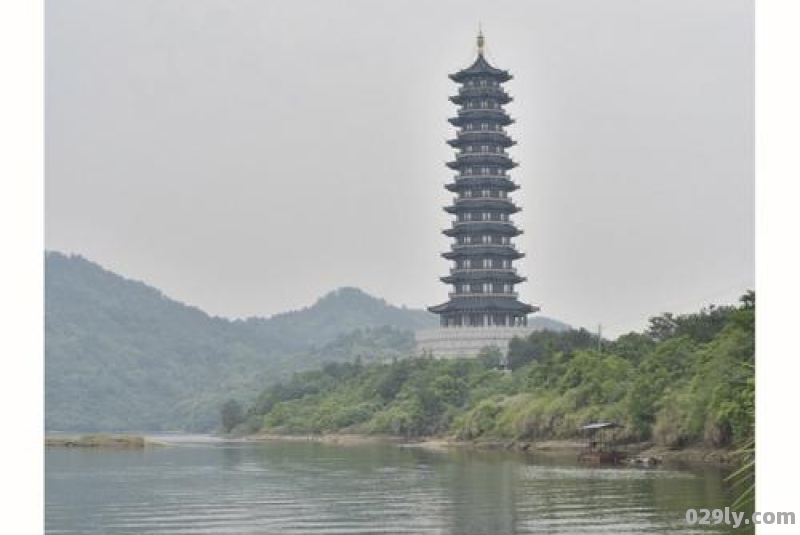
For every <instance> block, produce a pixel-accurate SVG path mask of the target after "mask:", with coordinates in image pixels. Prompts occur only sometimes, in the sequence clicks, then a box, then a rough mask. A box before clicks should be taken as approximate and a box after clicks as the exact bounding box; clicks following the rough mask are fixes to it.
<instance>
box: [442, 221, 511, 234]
mask: <svg viewBox="0 0 800 535" xmlns="http://www.w3.org/2000/svg"><path fill="white" fill-rule="evenodd" d="M486 232H491V233H493V234H497V235H501V236H510V237H513V236H519V235H520V234H522V231H521V230H520V229H518V228H517V227H515V226H514V225H505V224H502V223H492V222H491V221H481V222H476V223H474V224H467V225H455V226H453V227H450V228H448V229H444V230H443V231H442V234H444V235H445V236H449V237H451V238H452V237H453V236H465V235H473V234H482V233H486Z"/></svg>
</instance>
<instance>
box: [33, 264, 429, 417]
mask: <svg viewBox="0 0 800 535" xmlns="http://www.w3.org/2000/svg"><path fill="white" fill-rule="evenodd" d="M45 273H46V278H45V427H46V429H47V430H51V431H53V430H59V431H157V430H197V431H201V430H212V429H215V428H216V427H218V425H219V407H220V405H221V404H222V403H223V402H224V401H225V399H227V398H228V397H234V398H236V399H238V400H239V401H240V402H250V401H252V400H253V399H254V398H255V396H256V395H257V394H258V392H259V391H260V390H261V389H262V388H263V386H264V384H269V383H271V382H274V381H276V380H280V379H288V378H290V377H291V375H292V373H294V372H296V371H298V370H303V369H308V368H312V367H317V366H320V365H321V364H322V363H324V362H327V361H329V360H336V359H344V358H346V359H352V358H353V355H364V358H365V360H367V359H368V358H371V359H391V358H392V357H393V356H397V355H401V354H402V355H405V354H408V352H409V351H411V348H412V346H413V335H412V333H411V331H412V330H413V329H416V328H420V327H425V326H430V325H432V324H434V323H435V318H434V317H433V315H431V314H429V313H427V312H423V311H419V310H409V309H405V308H399V307H394V306H391V305H389V304H387V303H386V302H385V301H383V300H380V299H376V298H374V297H371V296H369V295H367V294H365V293H363V292H361V291H360V290H357V289H355V288H343V289H340V290H337V291H335V292H332V293H330V294H328V295H327V296H325V297H323V298H321V299H320V300H319V301H317V303H315V304H314V305H313V306H311V307H308V308H304V309H302V310H299V311H295V312H289V313H285V314H279V315H277V316H274V317H272V318H269V319H263V318H252V319H248V320H243V321H230V320H227V319H223V318H215V317H210V316H208V315H207V314H205V313H204V312H203V311H201V310H199V309H197V308H193V307H190V306H186V305H184V304H182V303H178V302H176V301H173V300H171V299H168V298H167V297H165V296H164V295H163V294H162V293H161V292H159V291H158V290H156V289H154V288H152V287H149V286H147V285H145V284H142V283H140V282H136V281H132V280H128V279H124V278H122V277H120V276H118V275H116V274H114V273H111V272H109V271H106V270H104V269H103V268H101V267H100V266H98V265H97V264H94V263H92V262H89V261H88V260H85V259H83V258H81V257H79V256H65V255H63V254H60V253H48V254H47V255H46V260H45Z"/></svg>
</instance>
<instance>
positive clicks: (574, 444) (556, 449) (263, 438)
mask: <svg viewBox="0 0 800 535" xmlns="http://www.w3.org/2000/svg"><path fill="white" fill-rule="evenodd" d="M241 438H243V440H245V441H248V442H268V441H283V442H317V443H320V444H332V445H333V444H335V445H340V446H359V445H367V444H387V445H394V446H398V447H402V448H422V449H429V450H440V451H441V450H452V449H472V450H482V451H490V450H504V451H512V452H519V453H526V454H535V453H540V454H548V453H550V454H556V455H558V454H564V455H566V454H575V455H577V454H578V452H579V451H580V450H581V448H583V447H584V446H585V444H584V443H583V442H580V441H577V440H541V441H525V440H503V439H477V440H458V439H455V438H448V437H417V438H409V437H402V436H395V435H362V434H355V433H326V434H308V435H289V434H279V433H259V434H256V435H248V436H245V437H241ZM619 449H620V451H624V452H625V453H627V454H629V455H631V456H637V457H642V458H653V459H658V460H659V461H665V462H689V463H709V464H717V465H731V464H736V463H738V462H740V460H741V459H740V456H739V455H738V453H737V452H736V451H735V450H727V449H719V448H717V449H715V448H703V447H699V446H691V447H687V448H682V449H670V448H665V447H661V446H655V445H653V444H652V443H650V442H642V443H635V444H624V445H620V447H619Z"/></svg>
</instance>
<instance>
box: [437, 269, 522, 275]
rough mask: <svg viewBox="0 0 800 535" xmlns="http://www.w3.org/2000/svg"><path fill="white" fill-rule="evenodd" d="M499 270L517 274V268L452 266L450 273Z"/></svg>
mask: <svg viewBox="0 0 800 535" xmlns="http://www.w3.org/2000/svg"><path fill="white" fill-rule="evenodd" d="M498 271H500V272H503V273H511V274H512V275H516V274H517V270H516V269H515V268H451V269H450V274H451V275H460V274H462V273H497V272H498Z"/></svg>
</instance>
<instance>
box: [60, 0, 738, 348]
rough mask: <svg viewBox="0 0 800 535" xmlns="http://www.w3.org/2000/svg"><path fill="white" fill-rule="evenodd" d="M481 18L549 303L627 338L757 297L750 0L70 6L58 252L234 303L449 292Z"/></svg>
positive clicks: (523, 220)
mask: <svg viewBox="0 0 800 535" xmlns="http://www.w3.org/2000/svg"><path fill="white" fill-rule="evenodd" d="M478 21H482V23H483V28H484V33H485V35H486V39H487V48H488V56H489V58H490V60H491V61H492V62H493V63H494V64H495V65H496V66H498V67H501V68H504V69H508V70H510V71H511V72H512V73H513V74H514V76H515V78H514V80H512V81H511V82H510V83H509V84H507V87H508V90H509V92H510V93H511V94H512V95H513V96H514V97H515V101H514V102H513V103H512V104H511V105H510V106H509V112H510V113H511V115H512V116H513V117H514V118H516V120H517V122H516V124H515V125H513V126H512V127H511V128H510V131H511V132H512V135H513V136H514V138H515V139H516V140H517V141H518V145H517V146H516V147H514V148H513V149H512V154H513V156H514V158H515V159H516V160H517V161H518V162H520V167H518V168H517V169H515V170H513V172H512V174H513V176H514V178H515V179H516V180H517V181H518V182H519V183H520V184H521V185H522V189H521V190H520V191H518V192H517V193H516V194H515V195H516V199H517V200H518V203H519V204H521V205H522V206H523V208H524V211H523V212H522V213H521V214H519V215H517V217H516V220H517V222H518V223H519V225H520V226H521V227H522V228H523V229H524V231H525V233H524V234H523V235H522V236H520V237H519V238H518V239H517V242H518V244H519V246H520V247H521V248H522V250H524V251H525V252H526V253H527V254H528V256H527V258H526V259H524V260H523V261H522V262H521V263H520V270H521V272H522V274H523V275H526V276H527V277H528V278H529V282H527V283H526V284H524V285H522V286H521V287H520V291H521V298H522V299H523V300H524V301H527V302H531V303H534V304H538V305H540V306H541V308H542V314H545V315H548V316H551V317H555V318H558V319H561V320H564V321H567V322H570V323H572V324H573V325H579V326H586V327H589V328H592V329H594V328H596V325H597V324H598V323H603V324H604V330H605V332H606V333H609V334H617V333H619V332H621V331H624V330H629V329H634V328H639V327H641V326H642V325H644V323H645V321H646V318H647V317H648V316H650V315H653V314H657V313H660V312H663V311H667V310H673V311H691V310H694V309H696V308H698V307H699V306H701V305H702V304H706V303H709V302H716V303H721V302H731V301H734V300H735V299H736V297H737V296H738V295H740V294H741V293H742V292H743V291H744V290H745V289H746V288H748V287H753V285H754V199H753V195H754V194H753V190H754V184H753V165H754V156H753V152H754V151H753V140H754V136H753V130H754V126H753V93H754V91H753V83H754V81H753V76H754V72H753V71H754V69H753V47H754V44H753V43H754V36H753V6H752V2H750V1H740V0H703V1H698V0H662V1H647V2H643V1H641V0H604V1H597V0H580V1H578V0H547V1H544V0H540V1H522V0H518V1H514V2H507V1H506V2H504V1H493V2H486V1H483V2H476V1H468V0H467V1H465V0H459V1H428V2H410V1H403V2H400V1H395V2H385V1H377V0H340V1H330V0H325V1H322V0H320V1H307V0H292V1H288V0H281V1H273V0H252V1H244V0H233V1H232V0H213V1H212V0H170V1H168V2H165V1H163V0H136V1H134V0H127V1H109V0H91V1H84V0H50V1H48V2H46V26H45V31H46V68H45V69H46V71H45V74H46V129H45V136H46V245H47V247H48V248H49V249H57V250H61V251H65V252H75V253H80V254H82V255H84V256H86V257H88V258H89V259H91V260H94V261H96V262H99V263H101V264H102V265H104V266H105V267H107V268H109V269H112V270H114V271H116V272H118V273H121V274H123V275H125V276H128V277H132V278H136V279H140V280H143V281H145V282H147V283H149V284H152V285H154V286H156V287H158V288H159V289H161V290H163V291H164V292H165V293H166V294H167V295H169V296H170V297H173V298H175V299H178V300H181V301H184V302H186V303H189V304H193V305H196V306H199V307H201V308H203V309H204V310H206V311H208V312H209V313H212V314H216V315H224V316H230V317H243V316H251V315H270V314H273V313H276V312H281V311H284V310H287V309H291V308H298V307H301V306H305V305H307V304H310V303H311V302H313V301H314V300H315V299H316V298H317V297H319V296H320V295H322V294H324V293H326V292H328V291H329V290H331V289H333V288H336V287H339V286H345V285H347V286H358V287H361V288H363V289H364V290H366V291H368V292H370V293H372V294H374V295H377V296H380V297H384V298H386V299H387V300H389V301H390V302H393V303H396V304H405V305H408V306H413V307H423V306H428V305H433V304H437V303H440V302H442V301H444V300H445V299H446V294H447V291H448V287H446V286H445V285H444V284H442V283H441V282H439V281H438V277H439V276H441V275H443V274H444V273H445V272H446V270H447V268H448V262H447V261H445V260H443V259H441V258H440V257H439V253H440V252H441V251H443V250H445V249H447V247H448V239H447V238H446V237H445V236H443V235H442V234H441V233H440V230H441V229H443V228H445V227H446V226H448V216H447V214H445V213H444V212H443V211H442V209H441V207H442V206H443V205H445V204H446V203H447V202H448V200H449V199H450V197H451V194H450V193H449V192H447V191H445V190H444V189H443V185H444V184H445V183H446V182H448V181H450V180H451V178H452V171H450V170H449V169H447V168H446V167H445V166H444V163H445V162H446V161H447V160H449V159H451V158H452V154H453V151H452V149H451V148H450V147H449V146H447V145H446V144H445V140H446V139H448V138H449V137H450V136H452V135H453V131H454V129H453V128H452V127H451V126H450V125H449V124H448V123H447V121H446V119H447V117H449V116H452V115H453V114H454V113H455V106H454V105H452V104H451V103H450V102H448V100H447V97H448V96H449V95H451V94H453V92H454V91H455V89H456V86H455V84H454V83H453V82H451V81H450V80H449V79H448V78H447V74H448V73H451V72H454V71H456V70H458V69H460V68H462V67H465V66H467V65H468V64H469V63H470V62H471V61H472V59H473V58H474V38H475V33H476V29H477V26H478Z"/></svg>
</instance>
